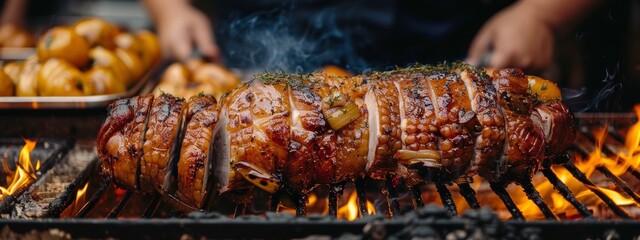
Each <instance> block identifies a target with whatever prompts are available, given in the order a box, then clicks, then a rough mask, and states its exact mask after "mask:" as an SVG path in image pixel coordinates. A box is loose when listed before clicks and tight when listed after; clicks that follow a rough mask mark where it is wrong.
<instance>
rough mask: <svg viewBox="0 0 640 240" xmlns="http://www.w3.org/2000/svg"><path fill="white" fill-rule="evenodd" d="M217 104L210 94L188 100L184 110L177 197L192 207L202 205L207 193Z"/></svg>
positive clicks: (216, 119)
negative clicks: (208, 168)
mask: <svg viewBox="0 0 640 240" xmlns="http://www.w3.org/2000/svg"><path fill="white" fill-rule="evenodd" d="M218 111H219V105H218V104H217V103H216V99H215V98H214V97H213V96H211V95H202V96H197V97H194V98H191V99H189V102H188V103H187V110H186V113H185V120H184V121H185V122H184V124H185V130H184V137H183V140H182V147H181V150H180V160H179V161H178V197H179V198H180V200H182V201H183V202H185V203H187V204H190V205H192V206H198V207H201V206H202V201H203V199H204V197H205V196H206V195H207V190H208V184H207V182H208V181H207V177H208V175H207V172H208V171H207V170H206V168H207V167H209V165H210V164H211V163H210V162H209V161H211V157H212V154H211V146H212V142H211V141H212V140H213V131H214V127H215V126H216V124H217V123H218Z"/></svg>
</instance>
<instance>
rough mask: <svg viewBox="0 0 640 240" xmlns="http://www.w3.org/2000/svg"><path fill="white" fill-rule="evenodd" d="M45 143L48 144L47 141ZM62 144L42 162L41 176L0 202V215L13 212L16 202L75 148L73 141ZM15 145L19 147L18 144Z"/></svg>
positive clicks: (65, 141)
mask: <svg viewBox="0 0 640 240" xmlns="http://www.w3.org/2000/svg"><path fill="white" fill-rule="evenodd" d="M44 142H46V140H45V141H44ZM60 143H61V147H60V148H59V149H57V151H55V152H54V153H53V154H51V156H49V157H48V158H47V159H46V160H45V161H44V162H42V165H41V166H40V169H39V170H38V172H39V174H37V179H32V180H31V181H29V182H27V183H26V184H24V185H22V186H20V187H19V188H18V190H16V191H15V192H14V193H13V194H11V195H7V196H5V197H4V198H2V200H1V201H0V213H7V212H9V211H11V210H12V209H13V204H14V203H15V202H16V200H17V199H18V198H19V197H20V196H22V194H23V193H25V192H26V191H27V190H28V189H29V188H30V187H31V186H32V185H33V184H34V183H35V182H36V181H37V180H38V179H40V177H41V176H43V175H44V174H45V173H47V172H48V171H49V170H50V169H51V168H52V167H53V166H54V165H55V164H56V163H58V162H59V161H60V160H62V159H63V158H64V157H65V156H66V155H67V153H68V152H69V149H70V148H71V146H73V144H74V143H73V141H68V140H62V141H61V142H60ZM15 144H16V145H19V144H18V143H15Z"/></svg>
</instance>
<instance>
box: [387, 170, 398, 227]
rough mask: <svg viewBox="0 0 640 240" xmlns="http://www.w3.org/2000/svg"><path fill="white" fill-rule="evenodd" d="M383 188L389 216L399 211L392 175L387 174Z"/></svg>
mask: <svg viewBox="0 0 640 240" xmlns="http://www.w3.org/2000/svg"><path fill="white" fill-rule="evenodd" d="M384 183H385V189H384V190H383V193H385V196H386V197H387V204H388V205H389V215H390V216H391V217H394V216H397V215H398V214H399V213H400V203H399V202H398V190H397V189H396V187H395V186H394V184H393V177H392V176H387V179H386V180H385V181H384Z"/></svg>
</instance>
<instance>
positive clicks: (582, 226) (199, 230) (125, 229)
mask: <svg viewBox="0 0 640 240" xmlns="http://www.w3.org/2000/svg"><path fill="white" fill-rule="evenodd" d="M576 117H577V119H578V120H579V121H591V122H595V123H600V122H607V121H608V122H620V120H622V122H624V123H625V125H629V124H630V123H633V122H635V121H636V117H635V115H631V114H576ZM614 127H615V126H614ZM614 137H615V136H614ZM70 142H71V143H72V144H73V141H70ZM604 149H605V151H606V148H604ZM567 163H568V164H567ZM567 163H564V165H565V167H568V168H571V166H572V164H571V162H570V161H569V162H567ZM636 171H637V170H636ZM549 172H551V173H552V174H553V172H552V171H544V170H543V174H545V176H546V175H547V174H549ZM630 173H631V174H633V175H634V176H636V177H638V176H637V175H636V174H634V169H632V170H631V172H630ZM78 178H79V179H80V178H82V176H78ZM547 178H548V179H549V181H551V182H553V180H551V178H549V176H547ZM80 183H84V182H83V181H78V184H75V185H74V186H81V185H82V184H80ZM439 184H442V183H436V185H439ZM102 185H105V187H104V188H103V189H106V186H107V185H108V182H106V183H103V184H102ZM357 186H358V184H356V189H358V187H357ZM386 187H387V188H392V186H390V185H389V184H386ZM361 188H362V187H361ZM500 188H502V189H504V186H501V185H500V184H497V189H500ZM462 189H466V188H465V187H461V192H460V193H461V194H462V195H463V196H464V197H465V199H466V200H467V201H468V202H469V201H472V200H473V197H474V195H475V193H473V192H466V193H465V192H462ZM417 190H419V189H417ZM438 190H441V194H440V195H441V198H443V199H442V200H443V202H445V201H446V199H445V198H448V199H450V196H449V197H447V193H449V192H448V190H447V188H446V187H444V188H438ZM467 190H468V189H467ZM525 190H526V189H525ZM70 192H73V193H75V192H74V191H70ZM439 192H440V191H439ZM129 194H131V193H129ZM396 194H397V193H396ZM411 194H412V195H413V196H419V195H420V194H419V192H418V193H416V189H411ZM449 194H450V193H449ZM71 195H73V194H71ZM359 195H360V194H359ZM381 196H382V195H381ZM92 197H94V196H92ZM467 197H469V198H467ZM506 197H508V198H509V195H508V194H507V195H506ZM152 199H153V201H150V202H149V203H148V205H147V206H146V209H145V211H144V214H143V215H141V216H140V219H135V220H128V219H114V218H117V216H118V214H119V212H120V211H121V210H122V206H124V205H126V201H122V202H120V203H122V204H123V205H122V206H121V207H120V208H119V209H120V210H118V207H116V208H114V209H113V210H114V211H113V214H112V218H108V219H85V218H83V215H82V214H79V215H77V216H76V218H72V219H55V218H49V219H36V220H19V219H2V220H0V224H2V225H4V226H7V227H8V228H9V229H10V230H11V231H12V232H15V233H25V232H27V231H31V230H36V231H47V230H52V229H58V230H61V231H63V232H67V233H69V234H71V236H73V237H74V238H80V237H86V238H106V237H115V238H157V237H172V238H178V237H182V236H183V235H184V234H188V235H191V236H194V237H199V236H206V237H216V238H265V237H266V238H295V237H307V236H309V235H318V234H319V235H328V236H331V237H338V236H340V235H341V234H344V233H351V234H362V233H363V229H367V226H370V225H371V224H372V223H375V224H379V225H380V226H382V227H383V229H384V230H385V233H386V234H387V235H391V234H394V233H399V232H401V231H402V230H403V229H404V228H407V227H425V228H430V229H435V231H436V232H438V233H439V234H440V235H441V236H445V235H446V234H448V233H451V232H454V231H460V230H465V229H467V230H468V229H469V224H470V220H469V219H467V218H464V217H454V218H449V217H447V216H446V215H447V213H448V214H449V215H451V214H452V213H451V211H452V210H453V211H456V210H455V205H453V206H450V205H447V204H444V205H445V208H447V209H446V210H442V211H443V213H445V214H444V217H443V216H438V217H433V216H432V217H427V218H423V217H407V216H404V215H402V214H399V215H398V214H395V213H397V212H398V210H397V209H396V210H395V211H394V214H395V215H397V217H396V218H394V219H381V218H380V216H369V217H365V218H363V219H358V220H356V221H355V222H348V221H345V220H336V219H331V218H330V217H328V216H322V217H319V216H314V215H312V216H310V217H309V218H293V217H289V216H287V215H286V214H278V215H282V216H281V217H278V218H274V219H269V217H267V219H266V220H265V219H264V218H260V217H256V216H240V217H238V218H236V219H231V218H215V219H210V218H206V217H202V216H200V217H197V218H180V219H178V218H168V219H148V218H150V217H151V216H152V215H153V212H154V211H155V209H157V208H158V207H159V205H160V203H161V202H167V201H168V202H174V203H175V201H177V200H176V199H175V198H172V197H171V196H154V197H153V198H152ZM160 200H162V201H160ZM414 200H416V199H414ZM503 200H504V199H503ZM89 202H91V200H89ZM415 204H416V206H419V203H415ZM90 205H91V204H90V203H87V204H86V205H85V206H84V207H83V208H82V210H80V212H84V214H86V213H87V212H86V211H90V210H91V209H92V206H90ZM119 205H120V204H119ZM93 206H95V203H93ZM427 207H428V206H427ZM85 208H86V209H85ZM392 210H394V209H392ZM583 210H585V209H583ZM579 212H580V213H581V215H582V216H583V218H584V219H583V220H580V221H570V220H566V221H552V220H536V221H530V222H529V221H522V220H503V221H498V223H499V225H500V226H501V228H503V229H509V230H508V231H507V232H503V233H495V234H496V235H494V236H502V237H504V236H506V235H504V234H516V235H522V234H529V233H532V234H537V236H540V237H542V238H561V237H567V238H572V239H573V238H607V237H611V236H614V235H615V236H619V237H620V238H625V239H627V238H633V237H638V236H640V230H638V229H640V221H636V220H592V219H589V218H590V216H589V215H588V214H586V213H585V212H584V211H580V209H579ZM365 213H366V212H365ZM200 214H204V213H200ZM363 215H364V214H363ZM471 222H473V221H471ZM247 229H251V230H252V231H246V230H247ZM265 232H268V233H271V234H272V236H264V233H265Z"/></svg>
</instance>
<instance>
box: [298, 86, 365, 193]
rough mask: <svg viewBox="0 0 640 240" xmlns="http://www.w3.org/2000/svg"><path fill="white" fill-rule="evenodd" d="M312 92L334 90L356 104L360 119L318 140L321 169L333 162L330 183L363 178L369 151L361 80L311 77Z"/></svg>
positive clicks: (327, 93)
mask: <svg viewBox="0 0 640 240" xmlns="http://www.w3.org/2000/svg"><path fill="white" fill-rule="evenodd" d="M311 84H312V86H313V89H314V92H316V93H317V94H318V95H319V96H321V97H326V96H328V95H329V94H330V93H332V92H333V91H338V92H340V93H342V94H344V95H345V96H347V97H348V101H353V102H354V103H355V104H357V105H358V108H359V110H360V117H358V118H357V119H356V120H354V121H352V122H351V123H349V124H348V125H346V126H345V127H343V128H341V129H339V130H338V131H335V133H334V132H333V131H328V132H326V133H325V134H323V135H322V138H321V140H320V141H319V146H320V149H321V151H322V152H321V153H322V154H321V155H320V156H321V157H324V158H325V159H326V160H325V161H323V162H324V166H326V167H323V169H325V168H328V167H329V164H330V163H331V162H333V170H334V176H333V179H332V182H334V183H338V182H342V181H345V180H348V179H351V178H354V177H362V176H365V174H366V172H365V166H366V164H367V153H368V149H369V123H368V120H367V118H368V112H367V106H366V105H365V103H364V95H365V93H366V91H367V84H366V82H365V81H364V79H363V78H362V77H351V78H345V77H335V76H327V75H324V74H317V75H315V76H313V77H312V81H311Z"/></svg>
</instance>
